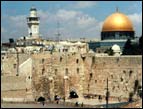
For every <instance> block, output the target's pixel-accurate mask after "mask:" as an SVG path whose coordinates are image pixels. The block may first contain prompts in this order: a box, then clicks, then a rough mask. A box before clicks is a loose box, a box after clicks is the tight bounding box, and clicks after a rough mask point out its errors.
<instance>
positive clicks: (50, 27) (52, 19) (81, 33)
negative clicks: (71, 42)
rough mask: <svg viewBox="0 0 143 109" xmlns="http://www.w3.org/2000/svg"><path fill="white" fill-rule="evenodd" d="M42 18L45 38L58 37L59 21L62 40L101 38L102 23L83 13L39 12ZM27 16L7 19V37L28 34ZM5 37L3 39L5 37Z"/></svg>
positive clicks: (41, 29)
mask: <svg viewBox="0 0 143 109" xmlns="http://www.w3.org/2000/svg"><path fill="white" fill-rule="evenodd" d="M38 16H39V17H40V33H41V34H42V36H43V38H48V37H53V38H54V37H56V34H57V21H59V22H60V28H59V30H60V33H61V37H62V39H69V38H73V39H74V38H76V39H79V38H81V37H85V38H91V39H92V38H97V37H98V38H99V37H100V31H101V30H100V22H99V21H97V20H96V19H95V18H94V17H91V16H90V15H88V14H85V13H83V12H81V11H74V10H64V9H62V10H61V9H60V10H58V11H57V12H55V13H50V12H48V11H43V10H39V11H38ZM26 17H27V16H26V15H17V16H9V17H7V21H5V22H7V23H8V24H9V25H10V26H7V30H8V31H9V33H7V34H5V36H11V37H15V38H19V37H21V36H24V35H27V34H28V29H27V28H28V27H27V22H26ZM5 36H3V37H5Z"/></svg>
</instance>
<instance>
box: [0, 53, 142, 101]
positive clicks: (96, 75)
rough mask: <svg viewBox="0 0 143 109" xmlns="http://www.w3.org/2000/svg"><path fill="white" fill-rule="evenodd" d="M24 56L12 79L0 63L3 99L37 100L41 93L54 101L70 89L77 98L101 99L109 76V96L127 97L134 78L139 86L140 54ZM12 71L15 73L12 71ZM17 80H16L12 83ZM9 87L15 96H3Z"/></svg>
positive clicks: (45, 54) (140, 76)
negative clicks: (17, 72) (99, 97)
mask: <svg viewBox="0 0 143 109" xmlns="http://www.w3.org/2000/svg"><path fill="white" fill-rule="evenodd" d="M20 59H22V58H19V60H20ZM23 59H24V56H23ZM25 59H26V60H25V61H24V62H23V63H21V64H20V65H21V67H19V76H15V75H9V78H13V79H14V78H15V80H13V81H11V79H6V78H8V75H5V74H4V73H6V70H5V69H7V70H9V71H10V70H11V69H8V67H5V66H3V75H2V76H1V78H2V97H3V98H6V97H7V98H8V97H9V98H14V97H15V98H18V96H20V97H21V98H25V100H36V99H38V97H40V96H44V97H45V98H46V99H47V98H49V97H50V98H51V99H52V100H53V99H54V96H55V95H59V96H61V97H62V98H63V97H65V98H66V99H68V97H69V93H70V91H71V90H74V91H76V92H77V94H78V96H79V97H80V98H83V97H84V96H87V95H90V96H92V98H93V97H96V96H99V95H101V96H102V98H104V97H105V95H106V88H107V77H108V86H109V92H110V98H112V97H113V98H114V97H115V98H116V97H117V98H118V97H121V98H126V99H128V97H129V93H131V92H133V91H134V84H135V80H138V81H139V84H140V85H142V84H141V82H142V56H119V57H116V56H96V54H95V53H86V54H79V53H55V52H53V54H50V53H39V54H33V55H31V56H30V57H29V58H28V57H27V58H25ZM11 60H12V58H9V60H8V61H6V62H8V63H9V64H11V65H13V64H14V63H15V61H11ZM4 71H5V72H4ZM11 72H12V73H14V74H16V73H15V71H14V70H11ZM16 78H17V79H16ZM18 78H19V79H18ZM20 78H23V79H20ZM16 80H17V81H19V82H14V81H16ZM9 86H13V88H15V95H14V96H12V94H10V95H7V96H6V94H5V93H6V91H7V92H8V91H9V93H12V91H13V90H14V89H11V88H10V87H9ZM5 87H6V88H5ZM21 89H22V90H21ZM16 91H21V93H23V91H24V93H25V94H24V93H23V95H20V92H19V93H17V92H16ZM135 97H136V96H135Z"/></svg>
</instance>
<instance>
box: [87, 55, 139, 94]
mask: <svg viewBox="0 0 143 109" xmlns="http://www.w3.org/2000/svg"><path fill="white" fill-rule="evenodd" d="M93 57H94V56H88V57H86V62H85V67H87V68H85V70H86V71H85V74H86V75H87V76H85V79H86V81H88V82H89V83H88V82H85V83H86V88H85V90H84V91H85V93H90V94H97V95H105V93H106V87H107V77H108V83H109V91H110V96H116V97H117V96H118V97H120V96H122V97H128V96H129V93H130V92H133V90H134V84H135V80H139V83H141V81H142V78H141V77H142V57H141V56H121V57H109V56H107V57H94V58H93ZM91 59H93V60H91ZM91 63H92V64H91ZM88 65H91V67H90V66H88ZM90 73H91V75H92V76H91V77H90ZM88 89H89V91H88Z"/></svg>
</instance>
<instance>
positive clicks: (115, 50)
mask: <svg viewBox="0 0 143 109" xmlns="http://www.w3.org/2000/svg"><path fill="white" fill-rule="evenodd" d="M112 50H113V52H120V51H121V49H120V46H119V45H117V44H114V45H113V46H112Z"/></svg>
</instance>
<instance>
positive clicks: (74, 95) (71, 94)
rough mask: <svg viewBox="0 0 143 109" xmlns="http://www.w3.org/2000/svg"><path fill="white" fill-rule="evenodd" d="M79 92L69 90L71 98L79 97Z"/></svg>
mask: <svg viewBox="0 0 143 109" xmlns="http://www.w3.org/2000/svg"><path fill="white" fill-rule="evenodd" d="M78 97H79V96H78V94H77V92H76V90H73V89H71V90H70V92H69V98H78Z"/></svg>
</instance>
